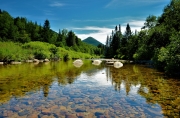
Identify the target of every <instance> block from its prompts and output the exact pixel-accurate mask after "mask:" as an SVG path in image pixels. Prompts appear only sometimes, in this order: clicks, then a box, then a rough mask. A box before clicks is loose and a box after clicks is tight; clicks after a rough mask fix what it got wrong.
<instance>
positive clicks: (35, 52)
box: [0, 41, 93, 62]
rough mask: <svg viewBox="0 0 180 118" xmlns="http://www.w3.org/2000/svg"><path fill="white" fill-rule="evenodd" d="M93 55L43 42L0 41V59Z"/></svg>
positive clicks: (20, 59)
mask: <svg viewBox="0 0 180 118" xmlns="http://www.w3.org/2000/svg"><path fill="white" fill-rule="evenodd" d="M91 57H93V55H90V54H87V53H81V52H75V51H72V50H66V49H64V48H62V47H56V46H55V45H53V44H49V43H45V42H39V41H34V42H29V43H25V44H21V43H14V42H0V61H1V62H9V61H24V60H29V59H50V60H51V59H74V58H91Z"/></svg>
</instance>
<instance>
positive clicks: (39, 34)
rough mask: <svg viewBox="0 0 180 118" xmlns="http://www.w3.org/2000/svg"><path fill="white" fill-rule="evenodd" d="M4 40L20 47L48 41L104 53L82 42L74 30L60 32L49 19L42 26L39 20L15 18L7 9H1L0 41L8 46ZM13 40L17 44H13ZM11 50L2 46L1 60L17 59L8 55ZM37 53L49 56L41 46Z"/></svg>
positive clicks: (72, 48)
mask: <svg viewBox="0 0 180 118" xmlns="http://www.w3.org/2000/svg"><path fill="white" fill-rule="evenodd" d="M3 42H11V43H9V45H11V46H15V47H16V45H17V46H20V48H21V47H24V45H27V44H29V45H31V44H33V43H30V42H44V44H41V45H40V46H43V45H47V44H46V43H48V45H50V44H51V45H54V46H55V47H57V48H58V47H61V48H64V49H66V50H72V51H76V52H80V53H88V54H90V55H92V56H93V55H94V56H100V55H102V49H101V48H98V47H97V46H93V45H89V44H87V43H84V42H82V41H81V39H80V38H78V37H77V36H76V34H75V33H74V32H73V31H68V30H66V29H63V30H59V32H58V33H57V32H55V31H53V30H52V29H51V28H50V22H49V20H47V19H46V20H45V22H44V25H43V26H41V25H38V24H37V22H32V21H29V20H27V19H26V18H24V17H16V18H13V17H12V16H11V15H10V14H9V13H8V12H7V11H4V10H0V43H1V46H2V45H3V46H4V47H6V46H5V45H7V43H3ZM12 42H13V43H16V44H13V43H12ZM17 43H18V44H17ZM26 43H27V44H26ZM38 44H39V43H38ZM54 46H53V47H54ZM12 48H13V47H12ZM42 49H43V48H42ZM9 52H11V49H10V48H8V49H7V50H4V49H3V48H2V47H0V60H1V61H7V59H8V60H11V59H16V58H15V56H14V55H13V54H12V55H11V56H10V55H8V53H9ZM37 53H42V54H39V55H43V56H42V57H43V58H45V57H46V58H47V57H49V56H46V54H47V53H46V54H44V51H43V50H41V48H40V50H38V52H37V51H36V52H33V54H32V55H33V56H35V55H36V54H37ZM7 56H8V57H7ZM12 56H13V58H12ZM35 57H36V56H35ZM42 57H41V58H42Z"/></svg>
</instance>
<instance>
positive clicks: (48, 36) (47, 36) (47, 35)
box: [43, 19, 52, 43]
mask: <svg viewBox="0 0 180 118" xmlns="http://www.w3.org/2000/svg"><path fill="white" fill-rule="evenodd" d="M51 36H52V35H51V31H50V22H49V20H47V19H46V20H45V22H44V26H43V41H44V42H48V43H52V42H51Z"/></svg>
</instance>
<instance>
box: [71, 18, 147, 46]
mask: <svg viewBox="0 0 180 118" xmlns="http://www.w3.org/2000/svg"><path fill="white" fill-rule="evenodd" d="M144 22H145V21H139V20H137V21H136V20H129V22H128V23H129V25H130V27H131V31H132V32H135V30H137V31H140V30H141V27H142V26H143V25H144ZM112 26H113V27H115V26H116V25H112ZM126 26H127V23H123V24H122V25H121V32H122V33H124V32H125V30H126ZM70 29H72V30H75V33H76V35H77V36H78V37H79V38H81V39H82V40H84V39H85V38H87V37H90V36H91V37H93V38H95V39H97V40H98V41H100V42H101V43H103V44H105V42H106V38H107V35H110V34H111V32H112V30H114V28H108V27H97V26H86V27H74V28H70ZM79 31H89V33H78V32H79Z"/></svg>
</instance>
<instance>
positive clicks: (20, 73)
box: [0, 60, 180, 118]
mask: <svg viewBox="0 0 180 118" xmlns="http://www.w3.org/2000/svg"><path fill="white" fill-rule="evenodd" d="M179 85H180V81H179V80H176V79H173V78H167V77H165V76H164V75H163V74H162V73H159V72H157V71H156V70H153V69H152V68H148V67H145V66H139V65H128V64H126V65H124V66H123V67H121V68H114V67H113V66H108V67H106V66H104V65H103V64H101V65H99V66H95V65H92V63H91V62H90V61H88V60H83V65H82V66H81V67H80V68H76V67H75V66H74V65H73V62H72V61H68V62H61V61H60V62H49V63H47V64H44V63H39V64H37V65H35V64H22V65H6V66H3V65H0V98H1V99H0V104H1V105H0V117H40V118H41V117H47V116H48V117H88V118H91V117H164V116H168V117H179V116H180V114H179V113H180V97H179V96H180V86H179Z"/></svg>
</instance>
